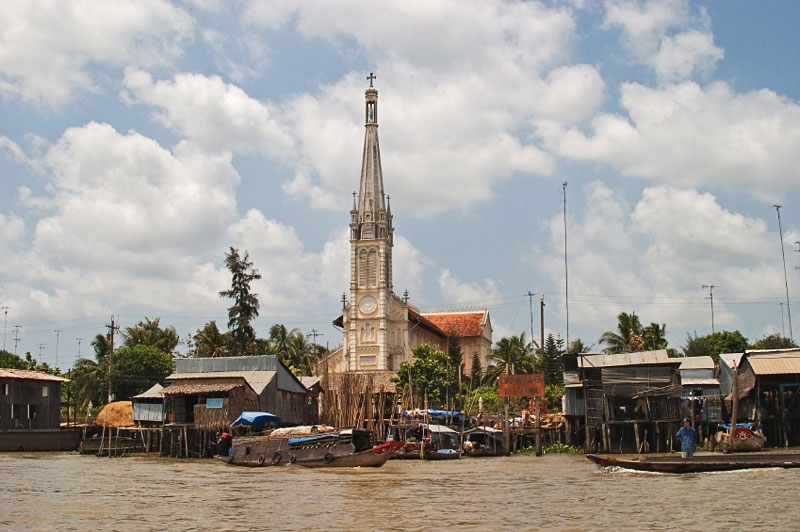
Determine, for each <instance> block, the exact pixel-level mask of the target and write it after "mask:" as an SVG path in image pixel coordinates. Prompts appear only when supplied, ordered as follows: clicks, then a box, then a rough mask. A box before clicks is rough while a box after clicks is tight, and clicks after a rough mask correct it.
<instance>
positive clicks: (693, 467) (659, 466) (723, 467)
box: [586, 453, 800, 473]
mask: <svg viewBox="0 0 800 532" xmlns="http://www.w3.org/2000/svg"><path fill="white" fill-rule="evenodd" d="M586 458H588V459H589V460H591V461H592V462H594V463H596V464H599V465H601V466H604V467H622V468H625V469H633V470H635V471H651V472H657V473H705V472H709V471H733V470H738V469H756V468H767V467H780V468H793V467H800V453H758V454H755V453H748V454H703V455H695V456H693V457H692V458H687V459H685V460H684V459H682V458H681V457H680V455H669V456H642V457H636V458H622V457H620V458H615V457H611V456H600V455H596V454H587V455H586Z"/></svg>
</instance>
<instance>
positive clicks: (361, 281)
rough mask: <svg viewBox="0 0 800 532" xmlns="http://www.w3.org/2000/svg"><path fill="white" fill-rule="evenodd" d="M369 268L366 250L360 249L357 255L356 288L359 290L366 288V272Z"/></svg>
mask: <svg viewBox="0 0 800 532" xmlns="http://www.w3.org/2000/svg"><path fill="white" fill-rule="evenodd" d="M368 269H369V266H368V264H367V250H366V249H362V250H361V251H360V252H359V253H358V286H360V287H361V288H366V286H367V270H368Z"/></svg>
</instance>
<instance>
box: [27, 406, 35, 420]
mask: <svg viewBox="0 0 800 532" xmlns="http://www.w3.org/2000/svg"><path fill="white" fill-rule="evenodd" d="M28 419H36V405H31V404H29V405H28Z"/></svg>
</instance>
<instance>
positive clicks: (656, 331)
mask: <svg viewBox="0 0 800 532" xmlns="http://www.w3.org/2000/svg"><path fill="white" fill-rule="evenodd" d="M643 334H644V348H645V349H646V350H650V349H652V350H654V351H655V350H656V349H666V348H667V344H668V343H669V342H667V324H666V323H662V324H661V325H659V324H658V323H651V324H650V325H648V326H647V327H645V328H644V330H643Z"/></svg>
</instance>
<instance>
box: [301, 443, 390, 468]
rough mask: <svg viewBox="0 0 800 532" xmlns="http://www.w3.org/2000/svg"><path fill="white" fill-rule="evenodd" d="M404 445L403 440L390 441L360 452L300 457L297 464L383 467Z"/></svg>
mask: <svg viewBox="0 0 800 532" xmlns="http://www.w3.org/2000/svg"><path fill="white" fill-rule="evenodd" d="M402 445H403V442H393V441H389V442H386V443H384V444H382V445H378V446H376V447H373V448H372V449H367V450H366V451H362V452H360V453H350V454H345V455H339V456H337V455H335V454H333V453H331V455H330V456H327V457H322V458H316V459H308V460H299V459H298V460H297V461H296V464H297V465H300V466H303V467H381V466H382V465H383V464H385V463H386V462H387V461H388V460H389V458H391V457H392V454H394V452H395V451H396V450H397V449H399V448H400V447H402Z"/></svg>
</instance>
